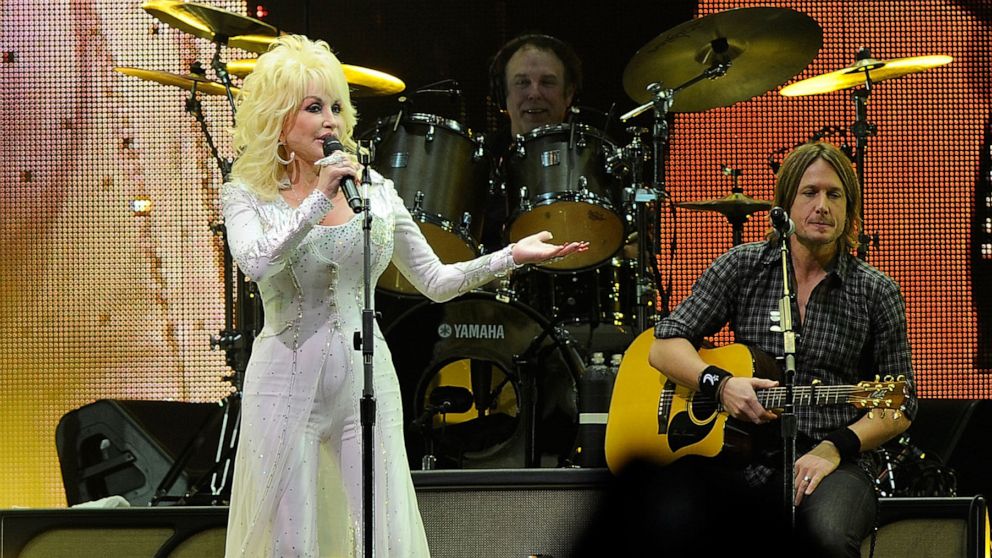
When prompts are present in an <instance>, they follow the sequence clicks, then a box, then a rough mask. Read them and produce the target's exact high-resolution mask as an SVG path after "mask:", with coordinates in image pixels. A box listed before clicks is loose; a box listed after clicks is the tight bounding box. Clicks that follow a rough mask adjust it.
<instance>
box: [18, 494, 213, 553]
mask: <svg viewBox="0 0 992 558" xmlns="http://www.w3.org/2000/svg"><path fill="white" fill-rule="evenodd" d="M226 525H227V508H226V507H220V506H216V507H193V506H189V507H154V508H148V507H146V508H118V509H109V510H105V509H52V510H0V558H152V557H156V558H222V557H223V556H224V535H225V532H226Z"/></svg>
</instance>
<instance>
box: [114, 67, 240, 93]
mask: <svg viewBox="0 0 992 558" xmlns="http://www.w3.org/2000/svg"><path fill="white" fill-rule="evenodd" d="M114 71H115V72H119V73H122V74H124V75H126V76H134V77H136V78H141V79H144V80H148V81H154V82H156V83H161V84H163V85H173V86H175V87H180V88H182V89H185V90H186V91H192V90H193V86H196V90H197V91H199V92H201V93H203V94H205V95H227V90H226V89H225V88H224V85H223V84H220V83H217V82H216V81H211V80H209V79H207V78H206V77H205V76H201V75H196V74H186V75H182V76H180V75H176V74H170V73H169V72H160V71H158V70H142V69H141V68H129V67H126V66H118V67H116V68H114ZM231 94H232V95H237V94H238V88H237V87H232V88H231Z"/></svg>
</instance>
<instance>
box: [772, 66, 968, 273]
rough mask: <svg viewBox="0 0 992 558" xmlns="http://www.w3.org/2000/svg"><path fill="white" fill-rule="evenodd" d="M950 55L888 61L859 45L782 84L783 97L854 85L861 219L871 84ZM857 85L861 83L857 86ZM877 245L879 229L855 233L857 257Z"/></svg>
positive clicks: (869, 133)
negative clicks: (846, 58)
mask: <svg viewBox="0 0 992 558" xmlns="http://www.w3.org/2000/svg"><path fill="white" fill-rule="evenodd" d="M953 60H954V58H952V57H950V56H943V55H937V56H915V57H911V58H897V59H894V60H890V61H887V62H886V61H882V60H876V59H875V58H872V57H871V51H870V50H869V49H868V48H867V47H862V48H860V49H858V52H857V54H856V55H855V62H854V64H852V65H850V66H848V67H846V68H841V69H840V70H836V71H833V72H829V73H826V74H821V75H819V76H814V77H811V78H808V79H804V80H802V81H798V82H796V83H793V84H790V85H788V86H786V87H783V88H782V90H781V91H780V93H781V94H782V95H784V96H786V97H796V96H801V95H819V94H822V93H830V92H832V91H839V90H842V89H848V88H851V87H855V89H854V90H853V91H852V92H851V100H852V101H853V102H854V113H855V120H854V123H853V124H851V132H852V133H853V134H854V137H855V138H856V142H855V152H854V164H855V167H856V168H857V172H858V184H859V186H860V187H861V208H860V211H861V215H860V217H861V221H862V223H864V208H865V203H864V202H865V198H864V190H865V182H864V178H865V151H866V150H867V148H868V137H869V136H874V135H876V133H877V132H878V128H877V127H876V126H875V124H873V123H871V122H868V97H870V96H871V92H872V87H873V86H874V84H876V83H878V82H880V81H885V80H889V79H893V78H898V77H902V76H905V75H909V74H914V73H918V72H923V71H926V70H929V69H932V68H936V67H938V66H943V65H945V64H949V63H951V61H953ZM859 86H860V87H859ZM872 240H874V242H873V244H874V245H875V246H876V247H877V246H878V233H877V232H875V233H874V234H873V235H872V236H869V235H868V234H867V233H865V231H864V227H863V226H862V230H861V231H860V232H859V233H858V257H859V258H861V259H863V260H864V259H867V257H868V245H869V243H870V242H872Z"/></svg>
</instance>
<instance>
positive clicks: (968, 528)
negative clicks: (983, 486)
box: [861, 496, 989, 558]
mask: <svg viewBox="0 0 992 558" xmlns="http://www.w3.org/2000/svg"><path fill="white" fill-rule="evenodd" d="M878 514H879V528H878V536H877V539H876V542H875V554H874V558H905V557H907V556H912V557H913V558H959V557H964V558H988V556H989V516H988V510H987V508H986V504H985V499H984V498H983V497H981V496H972V497H969V498H882V499H881V500H879V510H878ZM870 545H871V537H869V538H867V539H865V541H864V542H863V543H862V545H861V555H862V556H863V557H865V558H867V557H868V556H869V549H870Z"/></svg>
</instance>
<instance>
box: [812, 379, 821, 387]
mask: <svg viewBox="0 0 992 558" xmlns="http://www.w3.org/2000/svg"><path fill="white" fill-rule="evenodd" d="M822 383H823V382H822V381H821V380H820V379H819V378H817V379H815V380H813V385H814V386H818V385H820V384H822Z"/></svg>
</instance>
